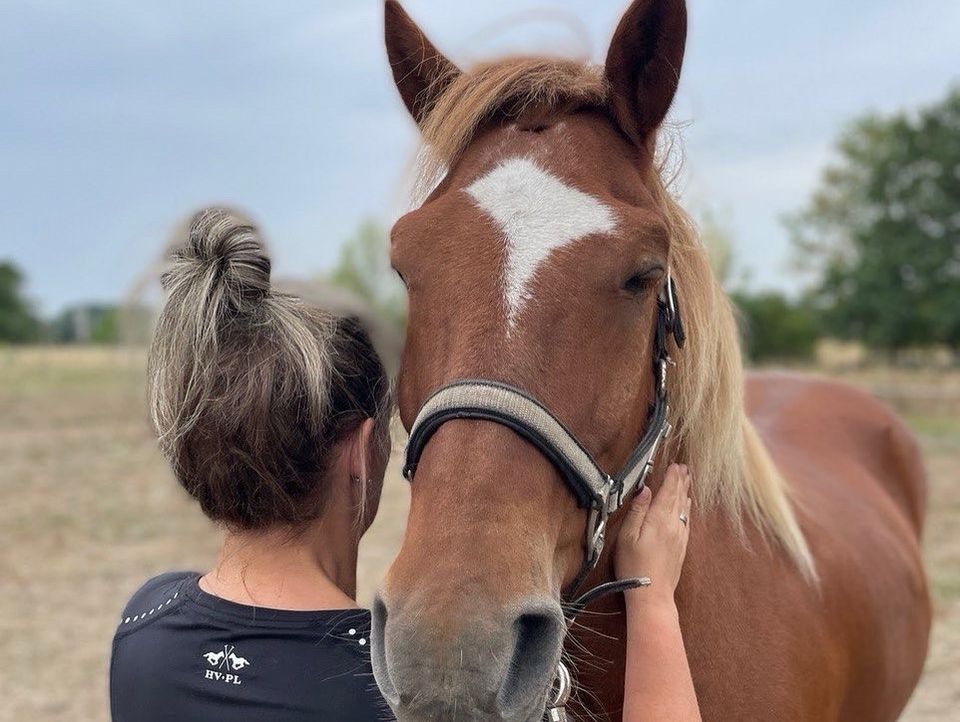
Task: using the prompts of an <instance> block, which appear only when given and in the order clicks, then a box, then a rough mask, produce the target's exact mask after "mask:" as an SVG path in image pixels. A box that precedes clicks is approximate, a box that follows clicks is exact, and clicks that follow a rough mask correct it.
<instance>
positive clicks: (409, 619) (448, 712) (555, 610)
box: [371, 595, 566, 722]
mask: <svg viewBox="0 0 960 722" xmlns="http://www.w3.org/2000/svg"><path fill="white" fill-rule="evenodd" d="M418 606H419V605H418ZM428 611H431V610H430V609H429V606H428V607H424V608H419V609H418V608H416V607H414V605H413V604H411V603H410V602H409V601H408V602H406V603H403V604H401V605H396V606H388V604H387V603H385V601H384V599H383V598H382V597H380V596H379V595H378V596H377V598H376V599H375V600H374V605H373V631H372V635H371V654H372V661H373V671H374V677H375V678H376V680H377V684H378V685H379V686H380V690H381V692H382V694H383V696H384V698H385V699H386V700H387V702H388V703H389V704H390V706H391V708H393V711H394V713H395V714H396V716H397V720H398V722H440V721H441V720H442V721H443V722H447V721H448V720H451V719H458V720H463V721H465V722H479V721H480V720H484V721H486V722H539V720H540V719H541V718H542V716H543V710H544V706H545V703H546V698H547V694H548V692H549V691H550V688H551V686H552V684H553V679H554V673H555V670H556V667H557V663H558V661H559V659H560V653H561V649H562V646H563V638H564V635H565V632H566V625H565V623H564V619H563V613H562V611H561V608H560V605H559V604H558V603H557V602H556V601H555V600H553V599H545V600H531V601H527V602H523V603H520V604H517V605H515V607H514V608H513V609H511V610H503V611H502V612H501V614H499V615H496V616H497V617H499V620H498V621H491V618H490V615H483V616H484V617H485V618H481V616H480V615H477V617H475V618H466V617H461V621H460V622H459V623H457V624H456V625H455V628H454V627H453V626H451V625H450V624H449V623H447V624H446V626H444V627H442V628H441V627H438V626H435V625H434V626H430V625H429V624H428V623H425V622H424V620H428V619H431V618H432V619H437V618H440V617H437V616H436V615H435V614H427V613H425V612H428ZM433 611H436V610H433ZM442 618H444V619H450V617H442Z"/></svg>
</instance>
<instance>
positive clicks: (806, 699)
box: [371, 0, 931, 722]
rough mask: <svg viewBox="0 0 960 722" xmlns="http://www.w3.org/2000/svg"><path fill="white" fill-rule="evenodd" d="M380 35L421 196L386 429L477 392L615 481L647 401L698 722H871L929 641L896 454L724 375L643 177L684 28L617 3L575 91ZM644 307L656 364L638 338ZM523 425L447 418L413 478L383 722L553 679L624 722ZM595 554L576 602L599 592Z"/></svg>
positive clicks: (554, 469)
mask: <svg viewBox="0 0 960 722" xmlns="http://www.w3.org/2000/svg"><path fill="white" fill-rule="evenodd" d="M385 21H386V22H385V38H386V47H387V55H388V58H389V62H390V65H391V68H392V72H393V76H394V79H395V82H396V86H397V88H398V90H399V93H400V96H401V98H402V99H403V101H404V103H405V105H406V107H407V109H408V110H409V112H410V114H411V116H412V118H413V120H414V121H415V122H416V124H417V125H418V127H419V130H420V133H421V135H422V141H423V146H422V152H421V154H420V156H419V161H418V173H417V183H416V185H417V187H419V188H420V189H421V191H422V192H421V193H420V197H419V199H418V201H417V202H416V204H415V208H414V210H412V211H410V212H409V213H407V214H406V215H404V216H402V217H401V218H400V219H399V220H398V221H397V223H396V224H395V226H394V227H393V229H392V231H391V236H390V257H391V262H392V264H393V267H394V268H395V270H396V271H397V273H398V274H399V275H400V277H401V279H402V280H403V282H404V283H405V285H406V287H407V291H408V296H409V320H408V329H407V335H406V340H405V345H404V350H403V354H402V360H401V368H400V373H399V377H398V380H397V400H398V405H399V411H400V417H401V420H402V422H403V424H404V425H405V426H406V428H407V429H408V430H409V429H411V428H412V427H413V426H414V424H415V421H416V419H417V416H418V413H419V412H420V410H421V408H422V407H423V406H424V404H425V403H427V402H428V399H430V398H431V396H432V395H433V394H434V392H435V391H437V389H440V388H443V387H446V386H447V385H449V384H451V383H456V382H460V381H463V380H480V381H483V382H490V383H491V385H497V384H499V385H502V386H504V387H505V388H510V389H515V390H518V391H517V392H516V393H515V395H521V396H523V398H526V399H527V400H528V402H529V404H534V405H536V407H537V408H538V409H541V410H546V411H545V413H547V412H548V415H549V416H552V417H553V418H555V420H556V421H557V422H558V425H559V426H561V427H562V428H563V429H564V430H567V431H569V436H571V437H575V439H576V441H577V442H578V443H579V444H580V445H582V449H583V451H584V453H585V454H588V456H589V457H590V458H591V459H593V460H595V461H596V464H597V466H599V467H602V468H603V469H617V468H620V467H621V466H622V465H623V464H625V463H626V462H627V459H628V457H629V456H630V454H631V451H632V450H633V449H634V447H635V446H636V445H637V443H638V439H641V438H643V436H644V434H646V433H647V431H648V426H649V425H650V424H651V423H652V422H651V418H652V415H651V409H652V408H654V407H655V406H656V404H655V401H656V398H655V397H656V395H657V394H658V393H659V392H658V390H657V387H658V386H659V385H660V384H662V385H663V392H664V398H666V399H669V418H670V423H671V424H672V426H673V432H672V434H671V435H670V436H669V437H667V438H666V440H665V441H663V443H662V445H661V448H660V450H659V452H658V455H657V461H656V463H655V465H654V469H653V472H652V473H651V474H650V475H649V477H648V478H647V483H648V484H649V485H650V486H651V487H652V488H653V490H654V492H655V491H656V489H657V488H658V486H659V484H660V483H661V481H662V474H663V469H664V466H665V460H676V461H680V462H682V463H685V464H687V465H688V466H689V467H690V468H691V469H692V470H693V473H694V484H693V486H692V489H691V496H692V498H693V508H692V515H691V516H692V521H691V524H692V527H691V533H690V542H689V548H688V554H687V560H686V563H685V567H684V570H683V574H682V578H681V581H680V584H679V587H678V589H677V592H676V600H677V606H678V610H679V614H680V621H681V627H682V631H683V636H684V640H685V644H686V651H687V655H688V658H689V662H690V667H691V671H692V675H693V679H694V684H695V688H696V692H697V696H698V700H699V704H700V707H701V710H702V715H703V719H705V720H760V719H764V720H768V719H776V720H858V721H874V720H877V721H879V720H892V719H895V718H896V717H897V716H898V714H899V713H900V712H901V710H902V709H903V708H904V706H905V704H906V702H907V700H908V698H909V697H910V694H911V692H912V690H913V688H914V686H915V685H916V683H917V680H918V678H919V676H920V674H921V671H922V667H923V663H924V659H925V656H926V649H927V644H928V636H929V629H930V623H931V606H930V599H929V592H928V587H927V581H926V577H925V573H924V568H923V563H922V557H921V546H920V537H921V532H922V527H923V520H924V513H925V503H926V487H925V476H924V470H923V463H922V459H921V455H920V452H919V449H918V446H917V444H916V442H915V440H914V439H913V438H912V436H911V435H910V433H909V432H908V430H907V429H906V428H905V426H904V424H903V423H901V421H899V420H898V419H897V418H896V416H895V415H894V414H893V412H892V411H890V410H889V409H888V408H887V407H886V406H884V405H883V404H882V403H880V402H879V401H877V400H875V399H874V398H872V397H871V396H870V395H868V394H866V393H864V392H861V391H858V390H856V389H854V388H852V387H848V386H846V385H843V384H840V383H837V382H834V381H830V380H823V379H817V378H813V377H806V376H803V375H793V374H784V373H758V374H750V375H747V374H745V372H744V368H743V363H742V360H741V352H740V346H739V339H738V328H737V322H736V317H735V313H734V310H733V308H732V306H731V303H730V301H729V299H728V297H727V295H726V294H725V292H724V291H723V289H722V287H721V285H720V283H719V282H718V280H717V278H716V277H715V275H714V274H713V272H712V270H711V267H710V263H709V259H708V255H707V252H706V250H705V248H704V246H703V244H702V243H701V242H700V240H699V239H698V236H697V233H696V230H695V227H694V224H693V223H692V222H691V220H690V219H689V217H688V215H687V214H686V213H685V212H684V210H683V209H682V208H681V207H680V205H679V202H678V201H677V199H676V198H674V196H673V195H672V193H671V191H670V188H669V179H668V178H667V169H666V168H665V167H664V164H663V162H662V161H663V155H662V152H661V149H662V146H663V140H664V138H665V137H666V134H665V132H664V121H665V118H666V116H667V113H668V110H669V108H670V106H671V104H672V102H673V98H674V95H675V93H676V91H677V88H678V84H679V80H680V70H681V65H682V61H683V56H684V49H685V43H686V28H687V13H686V6H685V3H684V2H683V1H682V0H634V2H633V3H632V4H631V5H630V6H629V8H628V9H627V10H626V13H625V14H624V15H623V17H622V19H621V21H620V23H619V25H618V26H617V29H616V31H615V33H614V36H613V39H612V41H611V44H610V47H609V50H608V53H607V56H606V61H605V63H604V64H603V65H598V66H594V65H590V64H589V63H585V62H581V61H577V60H572V59H565V58H553V57H527V56H516V57H505V58H498V59H494V60H491V61H488V62H482V63H479V64H477V65H476V66H475V67H473V68H471V69H469V70H467V71H464V70H462V69H460V68H459V67H457V66H456V65H455V64H454V63H453V62H452V61H451V60H449V59H448V58H447V57H446V56H445V55H444V54H443V53H441V52H440V51H439V50H438V49H437V48H436V46H435V45H434V44H433V43H432V42H431V41H430V40H429V39H428V38H427V37H426V35H425V34H424V33H423V31H422V30H421V29H420V27H419V26H418V25H417V24H416V23H415V22H414V21H413V20H412V19H411V18H410V16H409V15H408V14H407V13H406V12H405V11H404V10H403V8H402V7H401V6H400V5H399V4H398V3H397V2H396V1H395V0H386V2H385ZM745 122H746V121H745ZM671 284H672V286H671ZM665 286H670V287H671V288H672V289H673V291H672V294H675V295H670V296H669V299H668V300H669V301H670V302H671V304H672V302H673V301H676V302H677V304H678V305H679V311H680V313H681V314H682V318H683V324H684V331H685V334H684V335H685V343H684V345H683V347H682V348H680V345H679V341H680V338H679V337H678V336H677V335H676V334H673V335H667V336H666V337H664V336H663V334H662V333H660V331H659V330H658V324H659V323H660V321H661V320H662V316H663V308H664V305H665V303H664V295H663V294H664V288H665ZM664 338H665V340H664ZM658 342H659V343H660V344H661V345H662V346H663V348H662V349H661V351H662V353H658V351H657V349H656V348H655V347H656V346H657V343H658ZM656 361H661V362H662V363H661V364H660V366H662V369H660V371H662V372H663V373H662V374H661V373H660V371H658V368H659V367H658V364H657V363H655V362H656ZM475 387H476V384H475V383H474V384H473V386H471V388H475ZM521 392H522V394H521ZM523 427H524V425H523V424H522V423H512V425H511V423H507V422H505V421H504V419H502V418H501V419H499V420H497V419H495V418H493V417H492V416H487V417H485V416H483V415H473V416H471V415H469V414H462V415H457V414H453V416H452V417H448V418H445V419H444V423H442V424H441V425H438V426H437V427H436V428H435V429H434V430H433V432H432V434H431V435H430V437H429V439H427V440H426V441H425V443H424V444H423V445H422V449H420V450H419V451H418V454H417V458H416V470H415V473H414V474H413V475H412V483H411V485H410V486H411V503H410V511H409V516H408V522H407V528H406V533H405V536H404V538H403V541H402V545H401V548H400V550H399V553H398V555H397V557H396V558H395V560H394V561H393V563H392V565H391V567H390V569H389V570H388V572H387V575H386V577H385V579H384V581H383V584H382V586H381V588H380V591H379V592H378V595H377V597H376V598H375V600H374V605H373V628H372V635H371V640H372V645H371V655H372V662H373V668H374V674H375V677H376V680H377V683H378V685H379V686H380V689H381V691H382V693H383V695H384V697H385V698H386V700H387V701H388V703H389V704H390V706H391V707H392V709H393V711H394V713H395V714H396V716H397V719H398V720H400V722H427V721H431V722H432V721H434V720H445V721H446V720H467V721H468V722H469V721H473V720H495V721H497V722H531V721H535V720H539V719H541V718H542V716H543V714H544V707H545V705H546V704H547V701H548V699H549V698H550V697H551V696H552V694H553V693H554V691H553V687H554V680H555V675H556V670H557V665H558V663H559V662H560V661H561V660H566V661H567V663H568V664H569V665H570V666H571V667H572V668H573V671H574V676H575V678H576V680H577V692H576V695H575V698H574V700H573V702H572V707H571V714H572V716H573V717H574V718H575V719H595V720H618V719H621V716H622V706H623V675H624V655H625V633H626V628H625V617H624V599H623V596H622V595H619V596H618V595H609V596H606V597H605V598H603V599H601V600H599V601H598V602H597V603H596V604H595V605H594V606H593V607H591V608H590V609H589V610H587V612H586V613H585V614H584V615H583V616H581V617H580V618H579V619H578V620H577V623H576V624H575V625H573V626H572V627H571V628H569V629H568V624H567V623H566V617H565V614H564V612H565V607H564V604H565V602H568V601H569V598H568V596H567V595H565V590H567V589H568V587H569V585H571V584H572V583H573V581H574V579H575V578H576V577H577V575H578V573H579V572H580V570H582V569H584V568H585V559H584V557H585V554H586V553H587V551H588V550H587V549H585V542H584V539H585V534H587V533H588V529H593V528H594V527H592V526H590V525H591V524H593V523H594V522H593V521H591V519H593V516H591V514H589V513H588V509H587V508H586V505H585V504H584V503H581V501H582V500H578V498H577V496H576V495H575V494H571V493H570V486H569V484H568V479H566V478H565V476H564V474H563V473H561V468H560V465H559V464H558V463H557V461H558V459H557V458H550V457H549V456H548V455H547V454H546V453H545V452H544V448H543V447H542V445H541V444H536V443H532V441H531V438H532V435H531V434H529V433H525V429H524V428H523ZM611 478H612V477H611ZM621 491H622V489H621ZM620 518H621V517H620V515H619V514H617V513H616V512H613V513H611V514H610V516H609V519H607V520H606V534H605V536H606V538H607V539H609V540H613V539H615V537H616V530H617V528H618V525H619V522H620ZM600 531H601V532H602V531H603V528H602V527H601V528H600ZM602 537H603V535H602V534H601V537H600V539H599V541H602ZM613 548H614V544H613V543H608V544H606V548H605V549H603V550H602V552H601V553H600V554H599V556H598V558H596V559H594V560H590V563H589V564H587V566H586V568H587V569H588V571H589V576H588V578H587V580H586V585H587V586H593V585H597V584H600V583H602V582H605V581H608V580H611V579H613V578H614V577H613V568H612V556H613V555H612V552H613ZM653 583H656V580H654V582H653ZM642 593H643V590H638V591H634V592H631V594H642ZM631 641H632V642H633V643H638V644H642V643H643V640H631Z"/></svg>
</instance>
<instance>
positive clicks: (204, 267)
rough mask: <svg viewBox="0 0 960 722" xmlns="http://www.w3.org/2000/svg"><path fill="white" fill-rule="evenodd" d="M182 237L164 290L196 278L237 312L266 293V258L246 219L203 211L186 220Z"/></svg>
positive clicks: (226, 212)
mask: <svg viewBox="0 0 960 722" xmlns="http://www.w3.org/2000/svg"><path fill="white" fill-rule="evenodd" d="M186 236H187V238H186V243H182V244H178V247H177V248H176V250H175V251H174V254H173V258H174V266H173V268H172V269H171V270H170V271H169V272H168V273H167V274H165V275H164V279H163V284H164V287H166V288H168V289H170V288H171V287H172V286H174V285H175V284H176V283H177V281H178V280H179V279H180V278H184V277H189V278H196V276H197V275H200V276H203V277H205V280H206V281H207V282H208V283H210V284H211V285H213V286H219V287H220V288H221V289H222V290H223V292H224V294H225V296H226V297H227V299H228V300H229V301H230V303H231V304H232V305H233V306H235V307H236V308H237V309H238V310H246V309H247V308H249V307H250V306H251V305H252V304H256V303H259V302H260V301H261V300H263V298H264V297H265V296H266V295H267V294H269V293H270V258H269V256H268V255H267V250H266V245H265V243H264V242H263V239H262V238H261V237H260V232H259V230H258V229H257V227H256V225H255V224H254V223H253V222H252V221H251V220H250V219H249V218H247V217H246V216H244V215H243V214H241V213H239V212H237V211H234V210H231V209H229V208H206V209H204V210H202V211H199V212H197V213H196V214H194V216H193V217H192V218H191V219H190V223H189V226H188V228H187V231H186Z"/></svg>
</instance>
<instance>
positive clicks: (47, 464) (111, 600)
mask: <svg viewBox="0 0 960 722" xmlns="http://www.w3.org/2000/svg"><path fill="white" fill-rule="evenodd" d="M142 364H143V354H142V352H139V351H133V350H116V349H86V348H84V349H73V350H70V349H21V350H16V351H13V350H9V349H6V350H4V349H2V348H0V459H2V462H0V530H2V531H0V539H2V541H3V544H2V545H0V660H2V661H0V722H7V721H8V720H10V721H12V720H17V721H18V722H19V721H21V720H31V722H46V721H47V720H71V721H72V722H88V721H89V722H92V721H94V720H105V719H107V717H108V712H107V698H106V680H107V663H108V657H109V649H110V640H111V637H112V634H113V630H114V627H115V624H116V622H117V619H118V617H119V614H120V609H121V608H122V606H123V604H124V602H125V601H126V599H127V597H128V596H129V595H130V593H131V592H132V591H133V590H134V589H136V587H137V586H138V585H139V584H140V583H141V582H142V581H143V580H144V579H145V578H147V577H149V576H151V575H153V574H156V573H159V572H162V571H167V570H170V569H201V568H204V567H206V566H207V565H208V564H209V562H210V560H211V559H212V558H213V555H214V550H215V547H216V543H217V533H216V530H215V529H214V528H212V527H211V525H210V524H208V523H207V522H206V521H205V520H204V519H203V518H202V516H201V515H200V514H199V512H198V511H197V510H196V509H194V507H193V506H192V505H191V504H190V503H189V502H188V501H187V499H186V498H185V497H184V495H183V494H182V493H181V492H180V491H179V489H178V488H177V486H176V484H175V483H174V481H173V480H172V478H171V476H170V474H169V472H168V471H167V469H166V466H165V464H164V463H163V460H162V459H161V458H160V456H159V454H158V452H157V450H156V447H155V444H154V441H153V438H152V436H151V434H150V431H149V427H148V425H147V420H146V415H145V411H144V401H143V384H142V379H143V368H142ZM851 380H853V381H854V382H857V383H861V384H864V385H866V386H868V387H870V388H872V389H873V390H875V391H876V392H877V393H879V394H880V395H882V396H884V397H885V398H887V399H888V400H890V401H891V403H893V404H894V405H895V406H897V407H898V408H900V410H901V411H902V412H903V413H904V414H905V415H906V417H907V418H908V420H909V421H910V423H911V425H912V427H913V428H914V430H915V431H916V432H917V434H918V435H919V437H920V439H921V442H922V444H923V448H924V451H925V454H926V459H927V463H928V466H929V472H930V480H931V503H930V517H929V522H928V527H927V533H926V539H925V543H926V552H927V562H928V568H929V571H930V575H931V579H932V587H933V592H934V596H935V601H936V607H937V617H936V626H935V629H934V637H933V643H932V646H931V651H930V657H929V660H928V664H927V670H926V673H925V675H924V678H923V681H922V683H921V685H920V687H919V689H918V690H917V692H916V694H915V696H914V699H913V701H912V702H911V704H910V707H909V708H908V710H907V713H906V714H905V715H904V718H903V719H906V720H910V721H912V722H919V721H921V720H923V721H927V720H938V721H940V720H947V719H960V711H958V710H960V401H958V398H960V377H958V375H956V374H954V375H943V374H927V373H916V374H902V373H898V374H890V373H888V372H882V371H878V372H871V373H857V374H855V375H853V376H851ZM951 399H953V402H951V401H950V400H951ZM406 494H407V491H406V489H405V487H404V482H403V481H402V479H401V478H400V477H399V474H398V473H397V472H396V465H394V466H393V468H392V470H391V473H390V474H389V478H388V480H387V483H386V485H385V492H384V499H383V503H382V504H381V512H380V515H379V518H378V520H377V523H376V525H375V526H374V528H373V529H372V530H371V532H370V533H369V534H368V535H367V538H366V541H365V544H364V547H363V549H362V555H361V569H360V580H361V585H360V587H361V588H360V600H361V601H362V602H363V601H367V600H369V598H370V596H371V594H372V590H373V586H374V585H375V583H376V580H377V579H378V578H379V577H380V576H381V574H382V572H383V571H384V569H385V568H386V566H387V564H388V563H389V561H390V559H391V557H392V554H393V551H394V549H395V548H396V547H397V545H398V543H399V539H400V536H401V534H402V531H403V524H404V520H405V517H406Z"/></svg>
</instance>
